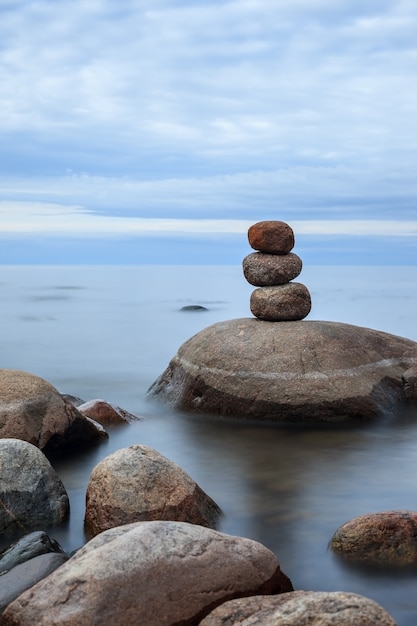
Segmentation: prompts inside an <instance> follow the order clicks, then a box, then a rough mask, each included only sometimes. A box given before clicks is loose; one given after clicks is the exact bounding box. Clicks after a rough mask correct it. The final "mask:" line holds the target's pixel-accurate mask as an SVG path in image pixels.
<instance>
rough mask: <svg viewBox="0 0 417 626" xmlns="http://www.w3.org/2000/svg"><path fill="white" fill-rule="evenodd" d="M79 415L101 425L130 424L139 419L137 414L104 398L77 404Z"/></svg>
mask: <svg viewBox="0 0 417 626" xmlns="http://www.w3.org/2000/svg"><path fill="white" fill-rule="evenodd" d="M77 408H78V410H79V412H80V413H81V415H84V416H85V417H89V418H90V419H93V420H94V421H95V422H98V423H99V424H101V425H102V426H115V425H117V424H130V423H131V422H135V421H137V420H138V419H139V417H138V416H137V415H133V413H129V411H126V410H125V409H122V408H121V407H119V406H114V405H113V404H110V403H109V402H107V401H106V400H100V399H96V400H89V401H88V402H83V403H82V404H80V405H78V407H77Z"/></svg>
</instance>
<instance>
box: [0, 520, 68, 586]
mask: <svg viewBox="0 0 417 626" xmlns="http://www.w3.org/2000/svg"><path fill="white" fill-rule="evenodd" d="M49 553H59V554H63V553H64V550H63V549H62V548H61V546H60V545H59V543H58V542H57V541H55V539H50V537H49V536H48V535H47V534H46V533H45V532H44V531H43V530H37V531H34V532H32V533H29V534H27V535H25V536H24V537H22V538H21V539H19V540H18V541H16V542H15V543H12V544H11V545H10V546H8V547H7V548H6V549H5V550H3V551H2V552H1V553H0V574H1V573H2V572H5V571H7V570H9V569H12V568H13V567H16V565H20V564H21V563H25V561H29V560H30V559H33V558H34V557H36V556H40V555H41V554H49ZM2 580H4V579H2Z"/></svg>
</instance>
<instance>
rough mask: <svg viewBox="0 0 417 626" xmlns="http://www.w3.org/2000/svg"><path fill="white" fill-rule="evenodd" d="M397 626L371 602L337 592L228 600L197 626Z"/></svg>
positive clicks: (308, 592)
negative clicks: (376, 625) (375, 625)
mask: <svg viewBox="0 0 417 626" xmlns="http://www.w3.org/2000/svg"><path fill="white" fill-rule="evenodd" d="M240 624H244V625H245V626H281V625H282V626H284V625H285V626H352V625H353V624H354V626H374V624H378V625H379V626H397V625H396V622H395V621H394V620H393V618H392V617H391V616H390V615H389V614H388V613H387V612H386V611H385V609H383V608H382V606H380V605H379V604H377V603H376V602H375V601H374V600H370V599H369V598H365V597H364V596H361V595H358V594H356V593H344V592H341V591H294V592H292V593H282V594H280V595H278V596H252V597H250V598H240V599H237V600H229V601H228V602H225V603H224V604H221V605H220V606H219V607H217V608H216V609H214V611H212V612H211V613H210V614H209V615H208V616H207V617H206V618H205V619H203V620H202V621H201V622H200V625H199V626H239V625H240Z"/></svg>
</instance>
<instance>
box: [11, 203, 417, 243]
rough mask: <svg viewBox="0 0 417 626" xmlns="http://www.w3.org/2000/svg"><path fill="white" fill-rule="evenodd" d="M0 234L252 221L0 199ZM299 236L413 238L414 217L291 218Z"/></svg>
mask: <svg viewBox="0 0 417 626" xmlns="http://www.w3.org/2000/svg"><path fill="white" fill-rule="evenodd" d="M0 223H1V228H0V234H3V236H4V235H8V234H9V235H32V236H37V235H42V236H47V235H49V236H54V237H57V236H61V237H65V238H68V237H70V236H81V237H91V238H95V237H105V238H106V237H120V236H129V237H134V236H147V235H152V236H154V235H156V234H157V235H161V236H171V237H177V236H179V235H180V236H187V235H191V236H195V235H199V236H203V237H210V236H212V235H219V236H222V235H246V233H247V230H248V228H249V227H250V226H251V225H252V223H253V222H251V221H249V220H231V219H217V220H214V219H163V218H139V217H117V216H108V215H97V214H95V213H93V212H91V211H88V210H86V209H84V208H83V207H77V206H66V205H58V204H42V203H30V202H27V203H19V202H0ZM291 227H292V228H293V230H294V231H295V233H296V234H297V235H309V236H311V237H315V236H326V235H343V236H352V235H353V236H390V237H392V236H396V237H398V236H416V235H417V220H410V221H402V222H401V221H398V220H294V221H293V222H292V223H291Z"/></svg>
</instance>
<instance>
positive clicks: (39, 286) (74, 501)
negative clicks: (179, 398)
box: [0, 266, 417, 626]
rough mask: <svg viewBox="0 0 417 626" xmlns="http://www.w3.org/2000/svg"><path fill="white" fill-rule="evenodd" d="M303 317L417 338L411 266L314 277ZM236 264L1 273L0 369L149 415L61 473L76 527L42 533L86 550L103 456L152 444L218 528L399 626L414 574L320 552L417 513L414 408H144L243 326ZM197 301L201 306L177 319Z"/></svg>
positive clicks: (416, 292)
mask: <svg viewBox="0 0 417 626" xmlns="http://www.w3.org/2000/svg"><path fill="white" fill-rule="evenodd" d="M299 281H300V282H303V283H304V284H305V285H306V286H307V287H308V288H309V289H310V292H311V295H312V301H313V310H312V313H311V314H310V316H309V318H308V319H322V320H333V321H342V322H348V323H353V324H358V325H360V326H368V327H371V328H375V329H377V330H384V331H386V332H390V333H394V334H397V335H402V336H404V337H408V338H410V339H413V340H415V341H417V324H416V318H417V268H415V267H310V268H305V269H304V270H303V272H302V274H301V276H300V278H299ZM252 289H253V288H252V287H251V286H250V285H248V284H247V283H246V281H245V280H244V278H243V276H242V271H241V268H240V267H231V266H227V267H219V266H210V267H200V266H198V267H197V266H193V267H185V266H177V267H176V266H170V267H165V266H137V267H133V266H129V267H123V266H118V267H106V266H100V267H91V266H89V267H87V266H86V267H76V266H74V267H65V266H63V267H17V266H16V267H11V266H2V267H0V294H1V303H2V304H1V321H2V324H1V329H0V354H1V361H0V367H3V368H11V369H21V370H25V371H28V372H32V373H33V374H36V375H38V376H41V377H43V378H45V379H46V380H48V381H49V382H51V383H52V384H53V385H54V386H55V387H56V388H57V389H58V390H59V391H61V392H62V393H70V394H73V395H76V396H79V397H81V398H83V399H84V400H90V399H93V398H102V399H105V400H108V401H109V402H111V403H112V404H116V405H119V406H121V407H123V408H125V409H127V410H129V411H131V412H132V413H135V414H137V415H140V416H142V417H143V419H142V420H140V421H138V422H137V423H135V424H132V425H129V426H126V427H122V428H118V429H115V430H112V431H111V432H110V439H109V441H108V442H107V443H105V444H103V445H101V446H100V447H98V448H96V449H94V450H92V451H90V452H88V453H84V454H82V455H80V456H78V457H77V458H72V459H71V460H67V461H62V462H60V463H57V464H56V465H55V467H56V469H57V471H58V473H59V475H60V476H61V478H62V480H63V482H64V484H65V487H66V489H67V491H68V494H69V496H70V501H71V518H70V521H69V524H68V525H66V526H65V527H63V528H57V529H53V530H52V531H50V535H51V536H53V537H54V538H56V539H57V540H58V541H60V543H61V544H62V545H63V547H64V548H65V549H67V550H73V549H75V548H77V547H79V546H80V545H81V544H82V543H83V541H84V535H83V516H84V498H85V489H86V485H87V482H88V479H89V475H90V472H91V470H92V468H93V467H94V465H96V464H97V463H98V462H99V460H101V459H102V458H103V457H105V456H106V455H107V454H109V453H110V452H112V451H114V450H116V449H119V448H123V447H126V446H129V445H131V444H134V443H140V444H147V445H150V446H152V447H154V448H156V449H157V450H158V451H160V452H161V453H162V454H164V455H165V456H167V457H168V458H170V459H172V460H173V461H175V462H177V463H178V464H179V465H181V466H182V467H183V468H184V469H185V470H186V471H187V472H188V473H189V474H190V475H191V476H192V477H193V478H194V479H195V480H196V481H197V482H198V483H199V484H200V486H201V487H202V488H203V489H204V490H205V491H206V492H207V493H208V494H209V495H210V496H211V497H212V498H213V499H214V500H215V501H216V502H217V503H218V504H219V505H220V506H221V508H222V509H223V512H224V516H223V518H222V522H221V526H220V530H222V531H224V532H228V533H231V534H236V535H242V536H246V537H250V538H253V539H256V540H258V541H260V542H261V543H263V544H265V545H267V546H268V547H269V548H270V549H271V550H273V551H274V552H275V553H276V554H277V556H278V558H279V560H280V563H281V566H282V569H283V570H284V571H285V573H286V574H287V575H288V576H290V578H291V580H292V582H293V584H294V587H295V588H296V589H313V590H343V591H353V592H356V593H361V594H363V595H366V596H368V597H370V598H374V599H375V600H376V601H377V602H379V603H380V604H382V606H384V607H385V608H386V609H387V610H388V611H389V612H390V613H391V615H393V617H394V618H395V619H396V620H397V622H398V624H399V625H400V626H411V625H415V624H416V623H417V595H416V588H417V569H416V571H415V572H408V573H398V572H394V571H386V572H370V571H363V570H360V569H357V568H353V567H347V566H346V565H345V564H343V563H341V562H340V561H339V560H337V559H336V558H335V557H334V556H333V555H332V554H331V553H330V552H329V550H328V542H329V540H330V539H331V536H332V534H333V532H334V531H335V530H336V529H337V528H338V527H339V526H340V525H341V524H342V523H344V522H345V521H347V520H348V519H351V518H352V517H354V516H356V515H360V514H362V513H367V512H375V511H383V510H388V509H417V479H416V476H417V410H416V411H410V412H408V413H407V414H404V415H402V416H401V417H399V418H396V419H395V420H392V421H388V422H386V423H383V424H377V425H371V426H366V427H361V428H334V427H333V428H332V427H327V428H324V427H321V428H317V429H313V428H305V427H304V428H301V427H300V428H298V427H293V428H283V427H279V426H272V425H262V424H254V423H251V422H238V421H226V420H220V419H214V418H210V417H208V416H200V417H195V416H189V415H188V416H187V415H183V414H180V413H178V412H174V411H172V410H170V409H169V408H168V407H166V406H164V405H161V404H159V403H157V402H155V401H151V400H149V399H147V398H146V391H147V389H148V387H149V386H150V385H151V383H152V382H153V381H154V380H155V379H156V378H157V377H158V376H159V374H161V372H162V371H163V370H164V369H165V367H166V366H167V364H168V362H169V360H170V359H171V357H172V356H173V355H174V354H175V352H176V351H177V349H178V347H179V346H180V345H181V343H183V342H184V341H185V340H186V339H188V338H189V337H190V336H191V335H193V334H194V333H196V332H198V331H199V330H201V329H202V328H204V327H205V326H208V325H209V324H212V323H215V322H218V321H221V320H225V319H232V318H237V317H249V316H250V315H251V314H250V310H249V296H250V293H251V290H252ZM188 304H202V305H204V306H205V307H207V309H209V310H208V311H196V312H184V311H180V309H181V307H182V306H184V305H188Z"/></svg>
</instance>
